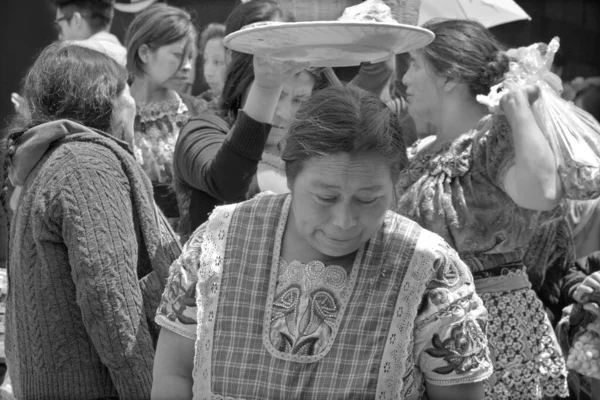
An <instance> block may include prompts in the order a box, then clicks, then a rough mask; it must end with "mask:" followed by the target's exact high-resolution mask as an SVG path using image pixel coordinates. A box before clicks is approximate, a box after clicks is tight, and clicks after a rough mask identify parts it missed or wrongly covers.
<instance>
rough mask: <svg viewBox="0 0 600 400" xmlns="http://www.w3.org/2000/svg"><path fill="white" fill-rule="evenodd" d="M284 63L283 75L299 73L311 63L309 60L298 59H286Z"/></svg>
mask: <svg viewBox="0 0 600 400" xmlns="http://www.w3.org/2000/svg"><path fill="white" fill-rule="evenodd" d="M283 65H284V69H283V75H285V76H290V75H296V74H297V73H299V72H302V71H304V70H306V69H308V67H310V63H308V62H297V61H286V62H284V63H283Z"/></svg>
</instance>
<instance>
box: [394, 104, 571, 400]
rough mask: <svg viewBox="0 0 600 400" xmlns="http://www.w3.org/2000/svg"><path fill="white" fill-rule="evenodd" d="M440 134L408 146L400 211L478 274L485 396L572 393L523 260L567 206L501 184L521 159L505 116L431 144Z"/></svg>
mask: <svg viewBox="0 0 600 400" xmlns="http://www.w3.org/2000/svg"><path fill="white" fill-rule="evenodd" d="M434 139H435V137H433V136H432V137H428V138H425V139H422V140H420V141H418V142H417V143H415V144H414V145H413V146H412V147H411V148H410V149H409V161H410V164H409V166H408V168H407V169H406V170H405V171H403V172H402V174H401V176H400V179H399V183H398V185H397V196H398V198H399V200H398V203H397V209H396V211H397V212H398V213H400V214H402V215H404V216H407V217H408V218H411V219H412V220H414V221H416V222H418V223H419V224H420V225H421V226H422V227H423V228H425V229H429V230H431V231H433V232H435V233H437V234H439V235H440V236H441V237H442V238H443V239H445V240H446V241H447V242H448V243H449V244H450V245H451V246H452V247H454V248H455V249H456V250H457V251H458V254H459V256H460V257H461V259H462V260H463V261H464V262H465V263H466V264H467V265H468V266H469V267H470V269H471V271H472V272H473V276H474V278H475V286H476V288H477V293H478V294H479V295H480V296H481V298H482V299H483V302H484V305H485V307H486V308H487V310H488V312H489V320H490V322H489V326H488V340H489V342H490V348H491V350H492V356H493V358H494V370H495V372H494V374H493V375H492V377H491V378H490V380H489V381H487V382H486V399H495V400H497V399H541V398H543V396H545V395H546V396H555V395H560V396H566V395H567V394H568V392H567V383H566V378H567V371H566V368H565V363H564V360H563V357H562V353H561V350H560V347H559V346H558V343H557V341H556V336H555V334H554V331H553V330H552V327H551V325H550V322H549V320H548V317H547V315H546V313H545V312H544V307H543V305H542V303H541V301H540V300H539V298H538V297H537V296H536V294H535V292H534V291H533V290H532V289H531V283H530V282H529V279H528V276H527V273H526V269H525V266H524V263H523V259H524V257H525V254H526V252H527V250H528V248H529V246H530V242H531V240H532V238H533V237H534V234H535V232H536V229H537V227H538V226H539V224H541V223H542V222H548V221H553V220H554V218H558V217H559V216H560V215H561V214H562V212H563V210H562V209H561V207H558V208H557V209H556V210H554V211H551V212H539V211H533V210H528V209H525V208H522V207H519V206H518V205H517V204H515V202H514V201H513V200H512V199H511V198H510V197H509V196H508V195H507V194H506V193H505V191H504V190H503V179H504V176H505V174H506V172H507V171H508V170H509V168H510V167H511V166H512V165H514V162H515V161H514V160H515V153H514V147H513V144H512V136H511V130H510V126H509V125H508V122H507V120H506V118H505V117H494V116H491V115H488V116H486V117H484V118H483V119H482V120H480V121H479V123H478V124H477V126H476V127H475V128H473V129H472V130H471V131H469V132H466V133H465V134H463V135H461V136H460V137H459V138H458V139H456V140H454V141H452V142H449V143H447V144H445V145H443V146H442V147H440V148H437V149H436V148H430V147H428V146H429V145H431V144H432V143H433V141H434Z"/></svg>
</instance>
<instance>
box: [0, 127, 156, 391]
mask: <svg viewBox="0 0 600 400" xmlns="http://www.w3.org/2000/svg"><path fill="white" fill-rule="evenodd" d="M82 128H83V127H82ZM82 131H83V132H82V133H81V134H78V135H77V136H78V138H77V139H75V138H73V139H70V140H69V142H68V143H64V144H58V145H57V146H55V147H54V148H53V149H52V150H50V151H49V152H48V153H46V154H45V155H43V156H42V157H41V159H40V160H39V163H37V165H36V166H35V168H34V169H33V170H31V172H30V173H29V174H28V177H27V179H26V181H25V184H24V188H23V189H24V192H23V193H24V194H23V196H22V198H21V201H20V203H19V208H18V212H17V213H16V214H17V215H16V218H15V219H14V220H13V224H12V234H11V246H10V248H11V253H10V268H9V279H10V296H9V297H8V300H7V315H6V319H7V337H6V352H7V359H8V361H9V363H10V365H11V378H12V379H13V387H14V390H15V394H16V395H17V397H23V398H31V397H40V396H41V397H46V396H49V395H52V396H56V397H64V398H81V399H86V398H88V399H91V398H99V397H110V396H114V397H118V396H119V394H123V393H128V394H129V395H130V396H132V398H133V397H142V396H145V395H146V394H147V390H148V389H149V387H148V385H147V383H144V372H143V371H144V370H146V371H147V369H145V368H144V367H143V365H145V364H147V363H151V362H152V359H153V347H152V343H153V339H152V338H151V337H150V332H149V328H148V323H147V320H146V319H144V320H141V321H140V320H139V315H138V314H137V312H136V310H137V311H142V310H143V308H142V307H141V304H139V301H140V300H141V298H142V296H141V293H140V292H139V289H138V290H137V291H138V296H135V295H131V296H123V295H121V296H116V295H117V294H118V293H122V292H121V291H120V290H119V288H121V287H123V286H126V287H137V286H138V280H139V279H140V278H142V276H139V275H138V274H144V275H147V274H148V273H149V272H151V268H150V269H149V270H148V268H149V265H148V264H145V265H141V261H142V260H143V259H145V260H146V261H147V256H145V257H141V254H139V253H140V248H139V247H138V237H139V226H138V227H137V228H136V223H135V221H134V213H133V210H132V204H131V202H130V201H128V200H129V199H130V198H131V191H132V189H131V187H130V181H129V180H128V179H127V176H126V175H125V173H124V171H123V169H122V167H121V162H122V161H123V155H122V154H121V157H118V155H119V154H118V153H120V152H122V153H125V154H126V150H125V149H122V148H121V149H120V148H119V145H118V144H116V142H115V141H114V140H113V139H110V138H108V137H101V136H100V135H99V134H98V133H96V132H92V131H89V130H88V132H85V130H84V129H82ZM78 139H79V140H78ZM115 152H116V154H115ZM130 159H131V161H132V162H133V159H132V158H131V157H130ZM31 161H32V162H33V161H35V160H31ZM33 165H35V163H34V164H33ZM139 184H140V185H144V184H145V187H143V186H142V187H140V188H139V190H145V191H146V193H150V192H149V190H151V189H150V187H149V184H148V182H144V181H140V182H139ZM117 265H118V269H117V268H115V267H117ZM144 268H146V270H144ZM106 313H111V314H112V317H111V319H110V323H109V322H108V321H107V319H106V318H105V314H106ZM142 313H143V311H142ZM147 318H151V316H150V315H147ZM134 321H137V322H134ZM131 323H135V324H140V327H142V329H141V330H140V331H138V334H133V332H132V331H129V330H128V328H127V326H128V325H129V324H131ZM116 337H119V338H120V340H119V341H115V340H114V339H115V338H116ZM132 345H134V347H135V349H136V350H135V352H139V353H138V356H137V357H136V358H137V362H134V363H132V360H131V359H127V357H126V352H124V349H126V348H129V347H131V346H132ZM121 346H122V349H123V350H122V351H123V352H124V354H123V356H122V357H118V356H116V353H113V350H112V349H111V348H118V347H121ZM105 364H108V365H105ZM108 367H109V368H110V369H109V368H108ZM113 371H119V372H118V373H116V374H113ZM147 372H149V371H147ZM147 372H146V373H147ZM33 377H35V379H32V378H33ZM109 377H110V378H109ZM50 388H53V389H50ZM51 390H54V393H52V392H51Z"/></svg>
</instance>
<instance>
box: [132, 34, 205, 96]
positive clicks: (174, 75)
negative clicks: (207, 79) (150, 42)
mask: <svg viewBox="0 0 600 400" xmlns="http://www.w3.org/2000/svg"><path fill="white" fill-rule="evenodd" d="M193 47H194V46H192V45H191V43H190V40H189V39H187V38H186V39H182V40H180V41H178V42H174V43H171V44H168V45H165V46H161V47H159V48H157V49H156V50H148V52H147V54H146V55H145V56H144V58H142V60H144V62H145V72H146V75H147V76H148V77H149V78H150V79H151V80H152V81H153V83H154V84H155V85H158V86H161V87H164V88H167V89H174V90H175V89H177V88H179V87H181V85H182V84H184V83H185V82H186V81H188V80H189V78H190V75H191V73H192V68H193V60H194V50H193Z"/></svg>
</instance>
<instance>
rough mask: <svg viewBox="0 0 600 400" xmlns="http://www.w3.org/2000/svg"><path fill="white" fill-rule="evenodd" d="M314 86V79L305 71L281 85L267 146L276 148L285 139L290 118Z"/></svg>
mask: <svg viewBox="0 0 600 400" xmlns="http://www.w3.org/2000/svg"><path fill="white" fill-rule="evenodd" d="M314 85H315V79H314V78H313V77H312V75H311V74H309V73H308V72H306V71H302V72H300V73H299V74H297V75H295V76H292V77H290V78H289V79H287V80H286V81H285V82H284V83H283V89H282V91H281V95H280V96H279V101H278V103H277V108H276V109H275V115H274V116H273V122H272V125H273V127H272V128H271V131H270V133H269V138H268V139H267V146H276V145H277V144H278V143H280V142H281V140H282V139H283V138H284V137H285V133H286V131H287V128H288V126H289V125H290V122H291V121H292V118H293V117H294V116H295V115H296V112H297V111H298V109H299V108H300V106H301V105H302V103H303V102H304V101H305V100H307V99H308V98H309V97H310V95H311V94H312V90H313V86H314Z"/></svg>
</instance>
